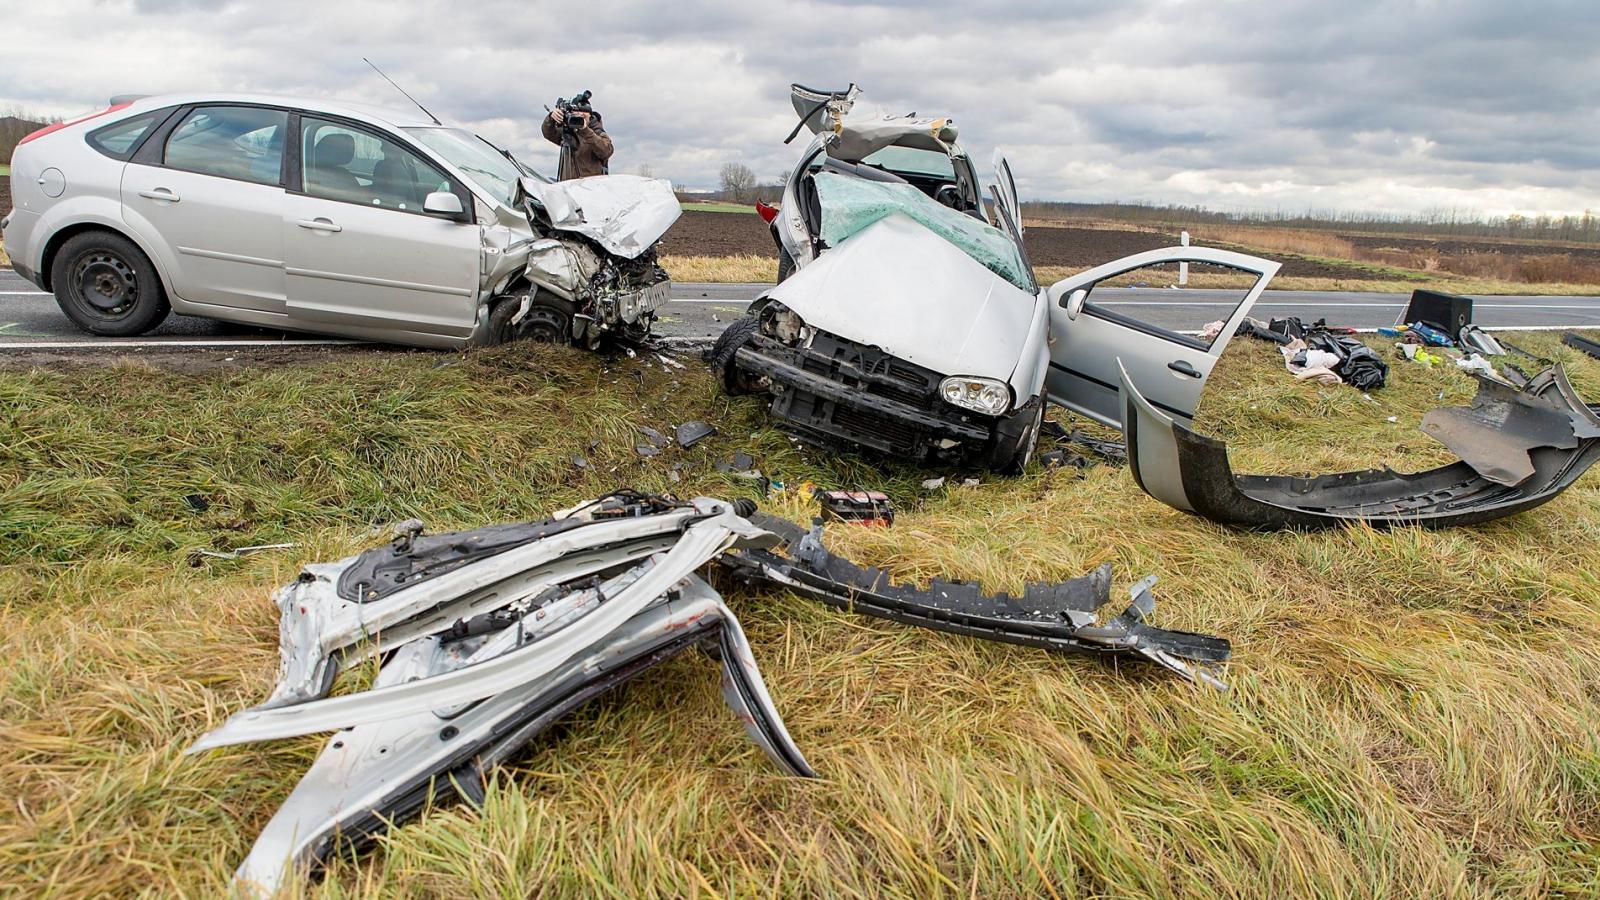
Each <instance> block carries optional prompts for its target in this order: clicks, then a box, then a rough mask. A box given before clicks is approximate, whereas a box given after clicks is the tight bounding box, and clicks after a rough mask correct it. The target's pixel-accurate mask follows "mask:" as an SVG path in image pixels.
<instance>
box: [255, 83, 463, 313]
mask: <svg viewBox="0 0 1600 900" xmlns="http://www.w3.org/2000/svg"><path fill="white" fill-rule="evenodd" d="M299 148H300V166H299V169H298V171H297V172H295V173H294V176H292V177H291V182H290V187H291V190H290V191H289V193H288V196H287V198H286V200H285V203H284V214H283V218H282V220H281V223H280V228H281V229H282V232H283V243H284V253H285V259H286V262H287V273H288V278H287V293H288V310H289V314H290V316H291V317H292V318H293V319H296V320H299V321H301V322H304V323H306V324H307V325H314V324H316V323H335V324H340V325H346V326H356V327H363V328H375V329H396V330H400V331H410V332H422V333H427V334H439V335H446V336H450V337H466V336H468V335H470V334H471V333H472V330H473V327H474V326H475V325H476V323H477V316H478V287H479V284H478V281H479V266H480V262H481V256H482V246H483V241H482V234H481V228H480V227H479V226H477V225H474V224H472V223H471V222H469V221H467V220H466V218H465V216H463V217H460V218H449V217H444V216H439V215H430V214H427V213H424V212H423V211H422V203H423V200H424V198H426V197H427V195H428V194H429V193H431V192H434V191H448V192H453V193H457V194H458V196H461V197H462V198H463V200H464V203H463V206H464V207H465V208H466V209H468V210H470V209H471V208H472V207H471V205H470V195H468V194H467V193H466V192H465V191H464V190H463V189H461V188H460V186H458V185H457V184H455V182H454V180H453V179H451V178H450V177H449V176H447V175H445V174H444V173H443V172H442V171H441V170H440V169H439V168H438V167H437V166H435V165H434V164H433V163H432V162H430V161H429V160H428V158H427V157H426V156H424V155H422V154H421V153H419V152H417V151H415V150H413V149H412V148H410V147H408V146H405V145H403V144H401V143H400V142H399V141H398V140H396V139H395V138H393V137H392V136H389V135H385V134H382V133H381V132H379V131H377V130H375V129H368V128H366V127H363V126H360V125H357V124H355V123H351V122H344V121H335V120H332V119H323V118H319V117H316V116H313V115H311V114H303V115H302V116H301V118H300V141H299ZM296 188H298V189H296Z"/></svg>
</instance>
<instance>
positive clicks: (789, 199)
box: [712, 85, 1278, 470]
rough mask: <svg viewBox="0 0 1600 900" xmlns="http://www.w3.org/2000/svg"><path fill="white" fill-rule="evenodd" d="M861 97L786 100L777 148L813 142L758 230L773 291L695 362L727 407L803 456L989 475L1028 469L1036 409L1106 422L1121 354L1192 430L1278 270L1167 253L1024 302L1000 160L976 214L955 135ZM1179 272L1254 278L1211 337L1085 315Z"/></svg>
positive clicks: (1015, 222)
mask: <svg viewBox="0 0 1600 900" xmlns="http://www.w3.org/2000/svg"><path fill="white" fill-rule="evenodd" d="M859 93H860V92H859V90H858V89H857V88H855V86H854V85H852V86H851V87H850V88H849V89H847V90H844V91H817V90H813V89H810V88H805V87H802V86H800V85H795V86H794V88H793V101H794V105H795V109H796V111H797V113H799V115H800V118H801V122H800V125H798V126H796V129H795V132H796V133H798V132H799V131H800V130H801V128H802V127H806V128H810V129H811V130H812V131H813V132H814V133H815V136H814V138H813V139H812V141H811V143H810V144H809V145H808V146H807V147H806V150H805V151H804V153H802V154H801V157H800V159H799V161H798V164H797V165H796V166H795V167H794V169H793V171H792V173H791V175H790V177H789V180H788V183H787V184H786V185H785V187H784V195H783V202H782V206H781V207H780V209H779V210H778V212H777V215H776V216H775V217H774V219H773V220H772V229H773V234H774V238H775V240H776V241H777V244H778V248H779V277H780V282H779V284H778V285H776V286H775V287H773V288H771V289H770V290H768V291H766V292H765V293H763V294H762V295H761V296H760V297H758V298H757V299H756V300H755V302H754V303H753V304H752V305H751V307H750V309H749V310H748V314H747V315H746V316H745V317H743V318H741V319H739V320H737V321H735V322H734V323H732V324H731V325H730V326H729V327H728V328H727V330H726V331H725V332H724V333H723V335H722V336H721V337H720V338H719V339H718V342H717V345H716V346H715V347H714V348H713V350H712V363H713V366H714V367H715V368H716V370H717V372H718V375H719V377H720V378H721V380H722V383H723V385H724V387H725V388H726V389H727V390H728V391H729V392H732V393H763V394H767V395H769V396H771V397H772V414H773V415H774V417H775V418H776V419H777V420H778V421H779V422H780V423H781V424H782V425H783V426H784V427H785V428H787V429H789V430H791V431H793V432H794V433H795V434H797V435H798V436H799V437H801V438H802V439H805V440H808V441H811V442H814V443H819V444H824V445H831V446H844V447H849V448H853V449H866V450H869V451H876V452H878V453H880V454H882V455H885V456H892V457H895V458H898V459H905V460H911V461H919V462H941V463H952V464H958V465H969V466H980V467H987V468H993V469H998V470H1017V469H1020V468H1021V467H1022V466H1023V465H1025V464H1026V463H1027V461H1028V460H1029V458H1030V457H1031V455H1032V453H1033V450H1034V446H1035V444H1036V441H1037V437H1038V433H1039V428H1040V425H1041V422H1042V421H1043V417H1044V407H1045V404H1046V403H1047V402H1053V403H1058V404H1061V405H1063V406H1066V407H1068V408H1070V409H1073V410H1076V411H1078V412H1081V413H1083V414H1085V415H1087V416H1090V417H1091V418H1094V419H1096V420H1098V421H1100V422H1103V423H1105V424H1108V425H1112V426H1117V425H1120V422H1121V408H1120V403H1119V395H1118V385H1119V383H1120V382H1119V375H1118V372H1119V370H1118V364H1117V360H1118V358H1119V357H1120V358H1121V360H1122V362H1123V364H1124V365H1126V366H1127V367H1128V369H1129V371H1130V372H1133V373H1135V374H1136V376H1139V383H1140V384H1141V385H1149V387H1148V388H1147V390H1146V397H1147V398H1148V399H1149V400H1150V401H1151V402H1152V403H1154V404H1156V405H1157V406H1159V407H1160V408H1162V409H1164V410H1166V411H1168V412H1169V413H1170V414H1172V415H1174V416H1177V417H1179V418H1180V419H1181V420H1185V421H1187V420H1189V419H1192V418H1193V416H1194V411H1195V408H1196V406H1197V405H1198V402H1199V397H1200V390H1201V387H1202V386H1203V384H1204V382H1205V379H1206V377H1207V375H1208V374H1209V373H1210V371H1211V369H1212V367H1213V366H1214V365H1215V363H1216V360H1217V358H1218V357H1220V356H1221V355H1222V352H1223V350H1224V349H1225V348H1226V347H1227V344H1228V341H1229V338H1230V337H1231V336H1232V335H1233V332H1234V330H1235V328H1236V327H1237V326H1238V324H1239V323H1240V322H1241V321H1243V319H1244V317H1245V316H1246V315H1247V314H1248V313H1249V311H1250V308H1251V306H1252V305H1254V303H1255V302H1256V300H1257V298H1259V297H1260V296H1261V292H1262V291H1263V290H1265V288H1266V286H1267V283H1268V281H1270V280H1271V278H1272V276H1273V275H1274V274H1276V273H1277V271H1278V264H1277V263H1274V262H1271V261H1268V260H1264V259H1258V258H1256V257H1252V256H1247V255H1245V254H1242V253H1233V252H1229V251H1225V250H1217V249H1211V248H1203V247H1171V248H1166V249H1161V250H1154V251H1150V252H1147V253H1141V254H1136V255H1134V256H1130V257H1126V258H1124V259H1120V260H1117V261H1115V262H1111V263H1107V264H1105V265H1103V266H1099V267H1097V268H1095V269H1092V270H1090V271H1088V272H1084V273H1081V274H1079V275H1077V276H1074V277H1072V278H1068V279H1066V280H1063V281H1060V282H1057V283H1055V284H1053V285H1050V286H1048V287H1045V286H1041V285H1039V284H1038V283H1037V282H1036V281H1035V278H1034V273H1033V267H1032V266H1031V264H1030V263H1029V261H1028V256H1027V250H1026V247H1025V246H1024V244H1023V239H1022V238H1023V227H1022V220H1021V215H1020V212H1019V204H1018V201H1017V191H1016V185H1015V182H1014V180H1013V178H1012V176H1011V168H1010V165H1009V164H1008V163H1007V162H1006V160H1005V159H1004V157H1003V156H1002V155H1001V154H999V153H996V155H995V160H994V183H993V185H991V189H990V193H991V199H990V202H989V203H988V204H987V211H986V210H985V204H984V202H983V199H982V197H981V194H980V187H979V183H978V177H977V174H976V169H975V167H974V166H973V164H972V160H971V159H970V158H969V157H968V155H967V154H966V152H965V151H964V150H963V149H962V148H961V146H960V144H959V143H958V141H957V138H958V136H959V131H958V129H957V127H956V124H955V122H954V120H952V119H950V118H948V117H932V118H930V117H916V116H900V117H895V116H872V115H867V114H863V113H860V112H857V111H855V105H856V101H857V98H858V95H859ZM791 137H793V135H791ZM1181 262H1191V263H1199V264H1206V265H1209V266H1212V267H1220V268H1221V269H1224V270H1227V271H1231V272H1235V273H1240V274H1243V275H1244V276H1246V277H1247V280H1250V279H1253V280H1250V281H1249V285H1250V286H1249V287H1248V288H1247V289H1244V290H1243V291H1242V293H1241V294H1240V295H1239V299H1238V302H1237V305H1236V306H1235V307H1234V308H1233V309H1232V310H1231V311H1229V312H1228V313H1227V314H1226V316H1224V317H1223V318H1224V325H1223V328H1222V330H1221V333H1220V336H1218V337H1216V338H1215V339H1212V340H1203V339H1201V338H1197V337H1194V336H1191V335H1186V334H1180V333H1178V332H1175V331H1172V330H1170V329H1166V328H1163V327H1160V326H1158V325H1155V324H1151V323H1149V322H1145V321H1142V320H1141V319H1139V318H1137V317H1135V316H1132V315H1129V314H1127V313H1125V312H1123V311H1121V310H1119V309H1115V308H1113V306H1110V305H1105V304H1101V303H1097V302H1095V299H1094V296H1093V295H1094V292H1095V290H1096V289H1097V288H1098V287H1100V286H1102V285H1103V284H1105V283H1106V282H1110V281H1111V280H1113V279H1115V278H1117V277H1118V276H1121V275H1123V274H1125V273H1128V272H1130V271H1133V270H1137V269H1141V268H1145V267H1149V266H1154V265H1158V264H1167V263H1181Z"/></svg>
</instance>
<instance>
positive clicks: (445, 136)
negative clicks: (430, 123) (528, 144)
mask: <svg viewBox="0 0 1600 900" xmlns="http://www.w3.org/2000/svg"><path fill="white" fill-rule="evenodd" d="M406 132H407V133H409V134H410V135H411V136H412V137H414V138H416V139H417V140H418V141H421V142H422V144H423V145H424V146H426V147H427V148H428V149H429V150H432V151H433V152H435V153H437V154H439V155H440V156H441V157H443V158H444V160H445V161H446V162H448V163H450V164H451V165H453V166H455V167H456V168H457V169H459V170H460V171H461V172H462V173H463V174H465V175H466V176H467V177H468V178H471V179H472V180H473V181H474V182H476V183H477V185H478V186H479V187H481V188H483V189H484V190H486V191H488V192H489V193H490V194H492V195H493V196H494V198H495V199H496V200H499V201H500V202H501V203H504V204H505V205H507V206H514V205H515V203H516V199H517V180H518V179H519V178H521V177H522V176H523V174H524V170H525V169H526V167H525V166H523V165H522V164H521V163H518V162H515V161H514V160H512V159H511V158H510V156H509V155H507V154H505V153H502V152H500V150H498V149H496V147H495V146H494V145H493V144H491V143H489V142H488V141H486V140H484V139H483V138H481V137H478V136H477V135H475V134H473V133H472V132H470V131H466V130H463V129H460V128H407V129H406ZM527 174H532V175H534V176H535V177H538V178H540V179H541V180H548V179H544V178H543V177H542V176H539V175H538V173H535V172H533V171H532V170H531V169H527Z"/></svg>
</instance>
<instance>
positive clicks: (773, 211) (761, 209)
mask: <svg viewBox="0 0 1600 900" xmlns="http://www.w3.org/2000/svg"><path fill="white" fill-rule="evenodd" d="M756 213H757V214H758V215H760V216H761V221H763V222H765V223H767V224H768V225H771V224H772V220H773V219H776V218H777V217H778V208H777V207H776V206H769V205H767V204H765V203H762V202H761V201H760V200H757V201H756Z"/></svg>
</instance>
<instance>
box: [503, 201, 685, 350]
mask: <svg viewBox="0 0 1600 900" xmlns="http://www.w3.org/2000/svg"><path fill="white" fill-rule="evenodd" d="M517 203H518V205H519V206H520V209H517V210H511V209H502V210H500V213H501V215H499V217H498V224H497V226H496V227H491V228H489V229H486V233H485V239H484V240H485V248H484V253H485V256H486V260H485V272H486V273H487V274H486V277H485V282H486V283H487V284H488V285H489V296H490V301H489V312H488V325H487V330H486V341H485V342H486V343H495V342H500V341H506V340H513V339H519V338H528V339H534V340H543V341H550V342H567V341H570V342H572V343H575V344H577V345H579V346H584V347H589V348H591V349H592V348H595V347H598V346H599V344H600V342H601V341H602V340H603V339H605V338H607V337H613V336H615V337H622V338H628V339H634V340H638V339H642V338H644V337H647V336H648V335H649V333H650V327H651V324H652V323H653V322H654V321H655V320H656V318H657V317H658V313H659V311H660V310H661V309H662V308H663V307H665V306H666V304H667V303H668V302H669V301H670V300H671V295H672V283H671V281H670V280H669V278H668V276H667V272H666V270H665V269H663V268H662V267H661V265H660V262H659V260H658V258H657V255H656V247H657V243H658V242H659V241H660V239H661V237H662V235H664V234H666V232H667V230H668V229H669V228H671V227H672V224H673V223H674V222H676V221H677V219H678V216H679V215H680V214H681V209H680V207H679V205H678V200H677V197H676V195H674V194H673V192H672V186H671V184H669V183H668V182H666V181H664V180H660V179H654V178H643V177H639V176H633V175H596V176H593V177H590V178H579V179H574V180H571V181H564V182H554V183H552V182H546V181H543V180H541V179H538V178H534V177H531V176H525V177H523V178H522V179H521V183H520V185H519V190H518V195H517Z"/></svg>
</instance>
